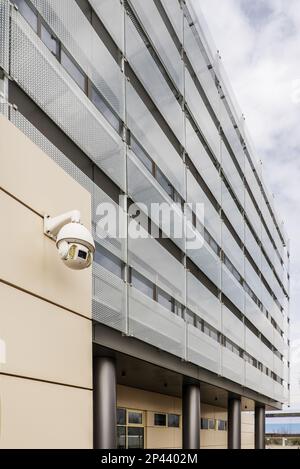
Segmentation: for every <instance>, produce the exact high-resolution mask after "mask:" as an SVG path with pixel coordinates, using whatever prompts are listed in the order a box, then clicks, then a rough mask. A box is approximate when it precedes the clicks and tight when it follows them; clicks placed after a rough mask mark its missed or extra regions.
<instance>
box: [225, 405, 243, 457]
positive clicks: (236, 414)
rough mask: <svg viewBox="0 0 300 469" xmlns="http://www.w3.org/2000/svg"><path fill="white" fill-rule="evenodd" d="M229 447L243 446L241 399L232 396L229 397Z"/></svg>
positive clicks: (238, 447) (237, 447)
mask: <svg viewBox="0 0 300 469" xmlns="http://www.w3.org/2000/svg"><path fill="white" fill-rule="evenodd" d="M227 435H228V438H227V439H228V449H240V448H241V400H240V399H239V398H235V397H230V398H229V399H228V429H227Z"/></svg>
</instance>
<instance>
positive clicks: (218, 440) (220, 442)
mask: <svg viewBox="0 0 300 469" xmlns="http://www.w3.org/2000/svg"><path fill="white" fill-rule="evenodd" d="M200 441H201V447H202V446H205V447H206V446H215V447H219V448H223V447H226V446H227V432H221V431H214V430H201V433H200Z"/></svg>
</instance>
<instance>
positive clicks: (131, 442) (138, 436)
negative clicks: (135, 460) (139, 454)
mask: <svg viewBox="0 0 300 469" xmlns="http://www.w3.org/2000/svg"><path fill="white" fill-rule="evenodd" d="M127 439H128V446H127V447H128V448H129V449H131V448H132V449H143V448H144V428H143V427H128V430H127Z"/></svg>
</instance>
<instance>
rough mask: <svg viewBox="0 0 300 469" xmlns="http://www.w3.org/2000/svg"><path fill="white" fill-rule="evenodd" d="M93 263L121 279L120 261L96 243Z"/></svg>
mask: <svg viewBox="0 0 300 469" xmlns="http://www.w3.org/2000/svg"><path fill="white" fill-rule="evenodd" d="M94 261H95V262H97V264H99V265H101V266H102V267H104V269H107V270H109V271H110V272H111V273H112V274H114V275H117V276H118V277H120V278H121V277H122V261H121V260H120V259H118V258H117V257H116V256H114V255H113V254H112V253H111V252H109V251H107V250H106V249H104V248H103V247H102V246H100V244H98V243H96V251H95V254H94Z"/></svg>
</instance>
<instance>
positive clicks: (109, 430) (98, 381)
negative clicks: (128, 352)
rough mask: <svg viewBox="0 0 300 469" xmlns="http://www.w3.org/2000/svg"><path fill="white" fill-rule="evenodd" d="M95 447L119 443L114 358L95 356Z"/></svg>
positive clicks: (109, 447)
mask: <svg viewBox="0 0 300 469" xmlns="http://www.w3.org/2000/svg"><path fill="white" fill-rule="evenodd" d="M93 368H94V370H93V371H94V394H93V396H94V409H93V412H94V448H95V449H114V448H116V445H117V434H116V432H117V378H116V364H115V361H114V359H113V358H108V357H94V362H93Z"/></svg>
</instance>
